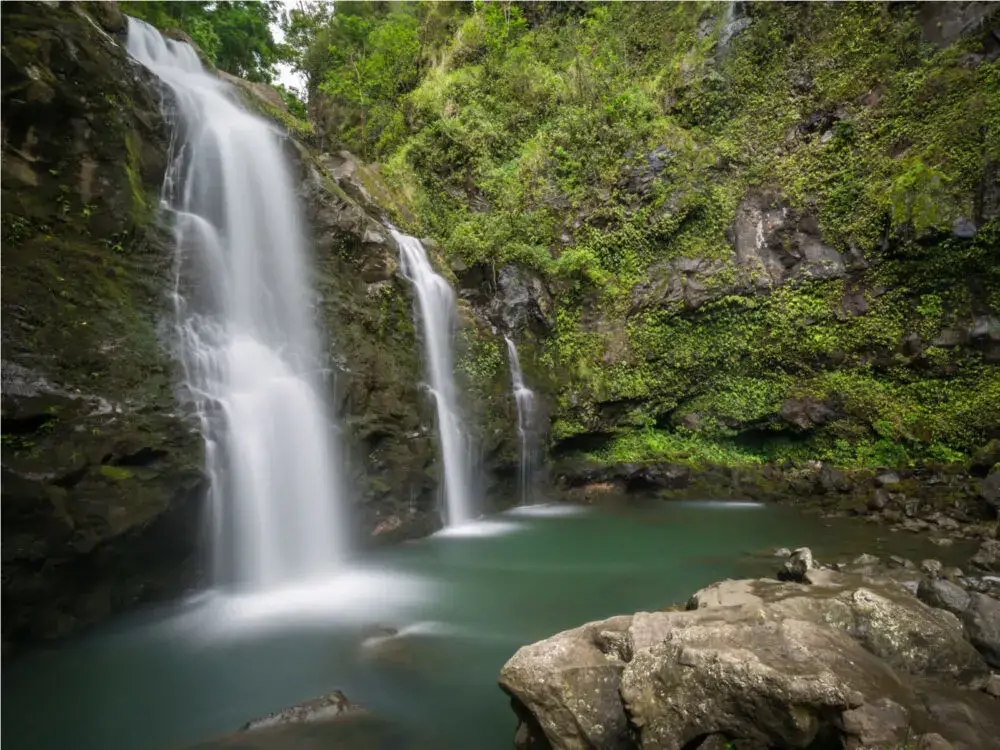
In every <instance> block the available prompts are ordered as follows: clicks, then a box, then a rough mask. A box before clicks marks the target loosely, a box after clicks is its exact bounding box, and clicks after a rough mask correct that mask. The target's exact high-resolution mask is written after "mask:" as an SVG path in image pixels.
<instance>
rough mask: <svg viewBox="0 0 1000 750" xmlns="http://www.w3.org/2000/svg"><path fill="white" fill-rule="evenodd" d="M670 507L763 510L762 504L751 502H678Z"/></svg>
mask: <svg viewBox="0 0 1000 750" xmlns="http://www.w3.org/2000/svg"><path fill="white" fill-rule="evenodd" d="M671 504H672V505H684V506H687V507H689V508H763V507H764V503H758V502H754V501H752V500H680V501H674V502H672V503H671Z"/></svg>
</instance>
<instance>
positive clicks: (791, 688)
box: [621, 619, 912, 750]
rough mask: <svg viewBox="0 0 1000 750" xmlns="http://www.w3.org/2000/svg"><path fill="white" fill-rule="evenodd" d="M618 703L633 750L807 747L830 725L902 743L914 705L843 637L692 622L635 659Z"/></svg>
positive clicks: (793, 628) (775, 625) (782, 625)
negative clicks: (736, 743)
mask: <svg viewBox="0 0 1000 750" xmlns="http://www.w3.org/2000/svg"><path fill="white" fill-rule="evenodd" d="M890 696H891V697H892V698H895V699H896V700H895V701H893V700H891V698H890ZM621 700H622V702H623V703H624V706H625V708H626V710H627V712H628V716H629V718H630V720H631V722H632V724H633V725H634V726H635V728H636V734H637V736H638V744H639V746H640V747H643V748H662V749H663V750H680V749H681V748H684V747H688V746H691V743H693V742H694V741H696V740H697V739H698V738H699V737H701V736H703V735H705V734H722V735H724V736H726V737H729V738H730V739H731V740H736V739H738V740H740V741H742V742H743V743H745V744H746V745H747V746H752V747H775V746H778V747H789V748H792V747H808V746H809V745H810V744H811V743H812V742H814V741H815V740H816V739H817V737H820V736H821V735H824V734H826V733H828V732H831V731H834V730H835V726H834V717H839V718H840V723H841V726H842V727H843V730H842V731H843V733H844V734H847V735H855V736H857V738H858V740H860V741H861V742H863V743H865V744H868V742H878V741H890V742H892V741H902V740H903V739H904V737H905V729H906V726H907V724H908V712H907V710H906V709H904V708H902V705H901V704H902V703H909V702H911V701H912V697H911V696H910V694H909V691H908V690H907V689H906V688H905V687H904V686H903V684H902V683H901V682H900V681H899V679H898V678H897V677H896V675H894V674H893V672H892V670H891V669H889V668H888V667H886V665H884V664H882V663H881V662H880V661H879V660H878V659H876V658H875V657H873V656H872V655H871V654H869V653H867V652H865V650H864V649H863V648H861V647H860V646H859V645H858V644H857V643H856V642H854V641H853V640H852V639H851V638H850V637H849V636H847V635H846V634H845V633H841V632H837V631H834V630H830V629H829V628H825V627H822V626H821V625H816V624H814V623H811V622H804V621H801V620H785V621H783V622H776V621H768V622H753V621H750V622H726V621H720V620H716V621H695V620H693V619H692V621H691V622H685V623H676V627H675V628H674V629H672V630H671V632H670V633H669V635H668V637H666V638H665V639H664V640H662V641H660V642H659V643H657V644H655V645H653V646H652V647H650V648H648V649H646V650H643V651H639V652H637V653H636V655H635V658H634V659H633V660H632V661H631V662H630V663H629V664H628V665H627V666H626V667H625V670H624V673H623V674H622V677H621ZM876 702H877V704H876ZM890 704H891V705H890ZM900 717H902V720H900ZM855 733H857V734H855Z"/></svg>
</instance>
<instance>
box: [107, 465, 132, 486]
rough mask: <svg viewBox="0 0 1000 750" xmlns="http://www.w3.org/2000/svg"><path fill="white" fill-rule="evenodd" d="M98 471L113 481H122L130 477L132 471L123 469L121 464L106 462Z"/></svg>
mask: <svg viewBox="0 0 1000 750" xmlns="http://www.w3.org/2000/svg"><path fill="white" fill-rule="evenodd" d="M98 472H99V473H100V475H101V476H102V477H105V478H106V479H110V480H112V481H114V482H123V481H125V480H126V479H131V478H132V476H133V475H132V472H131V471H129V470H128V469H123V468H122V467H121V466H109V465H108V464H104V465H102V466H101V467H100V468H99V469H98Z"/></svg>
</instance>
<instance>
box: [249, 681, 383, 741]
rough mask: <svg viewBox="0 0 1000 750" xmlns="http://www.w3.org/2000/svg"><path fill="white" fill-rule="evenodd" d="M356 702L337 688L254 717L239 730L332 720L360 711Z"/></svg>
mask: <svg viewBox="0 0 1000 750" xmlns="http://www.w3.org/2000/svg"><path fill="white" fill-rule="evenodd" d="M363 711H364V709H362V708H361V707H360V706H358V705H357V704H354V703H351V702H350V701H349V700H348V699H347V696H346V695H344V694H343V693H342V692H340V691H339V690H334V691H333V692H332V693H327V694H326V695H322V696H320V697H319V698H313V699H312V700H308V701H305V702H304V703H298V704H296V705H294V706H291V707H290V708H286V709H283V710H281V711H276V712H275V713H273V714H268V715H267V716H265V717H263V718H260V719H254V720H253V721H249V722H247V723H246V724H244V725H243V726H242V727H240V731H241V732H256V731H259V730H261V729H272V728H274V727H280V726H285V725H287V724H318V723H321V722H326V721H332V720H334V719H337V718H339V717H342V716H346V715H349V714H358V713H362V712H363Z"/></svg>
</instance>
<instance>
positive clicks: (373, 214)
mask: <svg viewBox="0 0 1000 750" xmlns="http://www.w3.org/2000/svg"><path fill="white" fill-rule="evenodd" d="M289 152H290V153H291V154H292V155H293V156H294V157H295V160H296V161H297V163H298V165H299V169H300V171H301V180H300V184H301V185H302V190H301V192H302V198H303V201H304V203H305V206H306V218H307V220H308V222H309V225H310V229H311V231H312V234H313V246H314V252H315V259H314V260H315V268H316V282H315V283H316V288H317V292H318V294H319V298H320V300H321V304H320V309H319V313H320V315H321V316H322V318H321V322H322V325H323V328H324V329H325V331H326V335H327V340H328V341H329V351H330V356H331V359H332V362H333V369H334V371H335V372H336V377H335V378H333V381H334V382H333V383H332V384H331V386H332V388H331V390H332V400H333V403H334V404H335V410H336V412H337V415H338V418H339V420H340V421H341V423H342V425H344V427H345V428H346V432H347V439H346V443H347V446H348V448H349V450H350V451H351V454H352V455H351V461H350V466H351V467H352V480H353V485H354V487H355V488H356V489H357V496H358V498H359V502H358V505H357V507H356V509H355V513H354V514H353V515H354V523H355V525H356V527H357V530H358V531H359V532H360V534H361V536H362V538H366V539H372V540H374V541H378V542H381V541H390V540H398V539H402V538H406V537H411V536H420V535H423V534H426V533H429V532H431V531H433V530H434V529H436V528H439V527H440V523H441V521H440V515H439V509H438V498H439V495H438V490H439V481H438V477H439V476H440V464H439V461H440V458H439V450H438V447H437V442H436V438H435V426H434V425H435V414H434V405H433V402H432V400H431V398H430V396H429V394H428V393H427V391H426V389H425V388H424V387H423V382H424V380H425V377H426V376H425V372H426V370H425V366H424V364H425V363H424V361H423V350H422V344H421V335H420V333H419V330H418V327H417V326H416V325H415V323H414V297H413V290H412V284H411V283H410V282H409V281H408V280H406V279H405V278H404V277H403V275H402V273H401V272H400V269H399V248H398V246H397V244H396V242H395V240H394V239H393V238H392V235H391V234H390V233H389V231H388V229H387V228H386V226H385V224H384V223H383V222H384V221H385V220H386V218H387V214H390V215H398V213H399V212H405V211H406V210H407V209H406V206H405V201H404V200H403V199H402V198H401V197H399V196H398V195H395V194H394V193H393V191H392V190H391V189H390V188H389V187H388V186H387V185H385V184H383V183H381V182H380V178H379V176H378V172H377V170H375V169H373V168H371V167H370V166H367V165H363V164H360V163H359V162H357V160H356V159H355V158H354V157H353V156H351V155H350V154H348V153H346V152H344V153H341V154H339V155H331V154H320V155H316V154H314V153H313V152H311V151H310V150H309V149H308V148H306V147H305V146H303V145H301V144H297V143H295V142H294V141H292V142H290V149H289ZM430 254H431V255H432V256H433V255H434V251H433V247H432V248H430ZM438 267H439V270H441V271H442V273H445V274H448V269H447V268H442V267H441V266H440V264H438ZM460 319H461V320H460V322H461V331H460V334H459V337H458V341H457V347H456V348H457V352H456V367H457V369H458V378H459V381H460V388H461V390H462V391H463V392H465V393H467V395H468V398H467V399H466V401H465V403H464V404H463V406H464V407H465V409H466V413H467V415H468V424H469V426H470V429H471V431H472V433H473V434H472V438H473V439H474V440H475V441H476V443H477V444H479V445H482V446H484V454H485V459H486V466H485V467H484V468H485V469H486V475H487V478H488V480H489V487H488V488H487V489H490V488H492V486H493V480H494V472H493V469H495V468H497V467H498V466H500V465H501V464H502V463H503V462H504V460H509V459H510V457H512V456H514V452H513V448H512V447H511V446H510V445H503V443H504V441H505V440H509V439H510V438H511V437H512V436H514V432H515V429H514V425H516V418H515V417H513V416H512V413H511V412H512V409H513V404H512V399H510V385H509V380H508V378H507V375H506V359H505V357H506V355H505V354H504V359H501V358H500V353H501V351H502V349H501V347H502V346H503V339H502V338H500V337H499V336H497V335H496V334H494V333H493V332H492V331H491V330H490V328H489V325H488V324H487V323H486V321H484V320H482V319H481V318H478V317H477V316H475V315H460ZM508 401H511V404H509V405H508V403H507V402H508ZM508 422H509V425H510V429H507V425H508ZM501 468H505V467H501Z"/></svg>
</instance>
